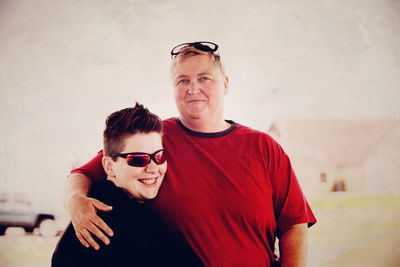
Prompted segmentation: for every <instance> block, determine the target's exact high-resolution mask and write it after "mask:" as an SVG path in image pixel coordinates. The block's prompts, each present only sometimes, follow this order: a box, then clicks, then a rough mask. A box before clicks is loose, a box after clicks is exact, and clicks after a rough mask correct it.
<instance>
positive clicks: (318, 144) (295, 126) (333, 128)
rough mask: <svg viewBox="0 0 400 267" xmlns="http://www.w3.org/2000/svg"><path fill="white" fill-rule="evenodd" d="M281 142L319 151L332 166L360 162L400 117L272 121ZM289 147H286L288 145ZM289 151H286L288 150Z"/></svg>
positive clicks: (399, 122)
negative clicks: (396, 118)
mask: <svg viewBox="0 0 400 267" xmlns="http://www.w3.org/2000/svg"><path fill="white" fill-rule="evenodd" d="M274 125H275V126H274V127H275V128H274V127H272V128H274V131H275V133H276V132H277V131H279V132H280V135H281V138H282V141H283V142H290V143H295V144H299V145H303V146H305V147H310V148H312V149H315V150H316V151H321V152H322V153H323V154H325V156H326V160H328V161H330V162H331V163H334V164H336V165H349V164H358V163H362V162H363V161H364V160H365V159H366V157H367V156H368V154H369V153H370V152H371V151H372V150H373V149H374V147H375V146H376V145H378V144H379V141H380V140H381V139H382V138H384V137H385V136H386V135H387V134H389V133H390V132H391V131H392V130H393V129H394V128H395V127H400V120H395V119H386V120H378V119H377V120H293V119H290V120H283V121H277V122H275V123H274ZM289 149H290V148H289ZM288 152H289V153H290V151H288Z"/></svg>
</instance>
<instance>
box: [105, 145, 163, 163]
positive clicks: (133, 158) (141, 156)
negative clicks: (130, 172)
mask: <svg viewBox="0 0 400 267" xmlns="http://www.w3.org/2000/svg"><path fill="white" fill-rule="evenodd" d="M110 157H121V158H124V159H126V163H128V165H129V166H133V167H146V166H147V165H149V164H150V162H151V160H153V161H154V162H155V163H156V164H157V165H161V164H163V163H164V162H165V161H166V159H167V156H166V153H165V149H160V150H157V151H156V152H154V153H153V154H149V153H144V152H132V153H123V154H111V155H110Z"/></svg>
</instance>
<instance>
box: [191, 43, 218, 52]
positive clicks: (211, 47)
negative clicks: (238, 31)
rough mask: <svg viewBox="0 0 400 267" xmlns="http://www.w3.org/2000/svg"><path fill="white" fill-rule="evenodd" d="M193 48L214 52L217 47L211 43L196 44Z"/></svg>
mask: <svg viewBox="0 0 400 267" xmlns="http://www.w3.org/2000/svg"><path fill="white" fill-rule="evenodd" d="M193 47H194V48H196V49H198V50H201V51H204V52H214V51H215V50H214V49H215V45H214V44H211V43H195V44H193Z"/></svg>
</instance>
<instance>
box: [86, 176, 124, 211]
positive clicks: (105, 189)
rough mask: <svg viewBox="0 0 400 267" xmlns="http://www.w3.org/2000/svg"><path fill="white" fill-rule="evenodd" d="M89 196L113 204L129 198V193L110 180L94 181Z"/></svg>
mask: <svg viewBox="0 0 400 267" xmlns="http://www.w3.org/2000/svg"><path fill="white" fill-rule="evenodd" d="M89 196H90V197H93V198H95V199H97V200H100V201H102V202H105V203H107V204H108V205H111V206H113V205H115V204H120V203H122V202H123V201H126V200H128V199H129V196H128V194H127V193H126V192H125V191H124V190H123V189H121V188H119V187H117V186H116V185H115V184H114V183H113V182H111V181H108V180H104V181H100V182H97V183H94V184H93V187H92V189H91V191H90V193H89Z"/></svg>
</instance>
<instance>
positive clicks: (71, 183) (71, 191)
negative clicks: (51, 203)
mask: <svg viewBox="0 0 400 267" xmlns="http://www.w3.org/2000/svg"><path fill="white" fill-rule="evenodd" d="M91 186H92V181H91V180H90V179H89V178H88V177H87V176H85V175H83V174H80V173H73V174H71V175H70V176H69V177H68V178H67V181H66V185H65V187H64V206H65V208H66V209H67V210H68V211H70V209H71V200H72V199H73V197H74V196H87V195H88V193H89V190H90V188H91Z"/></svg>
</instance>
